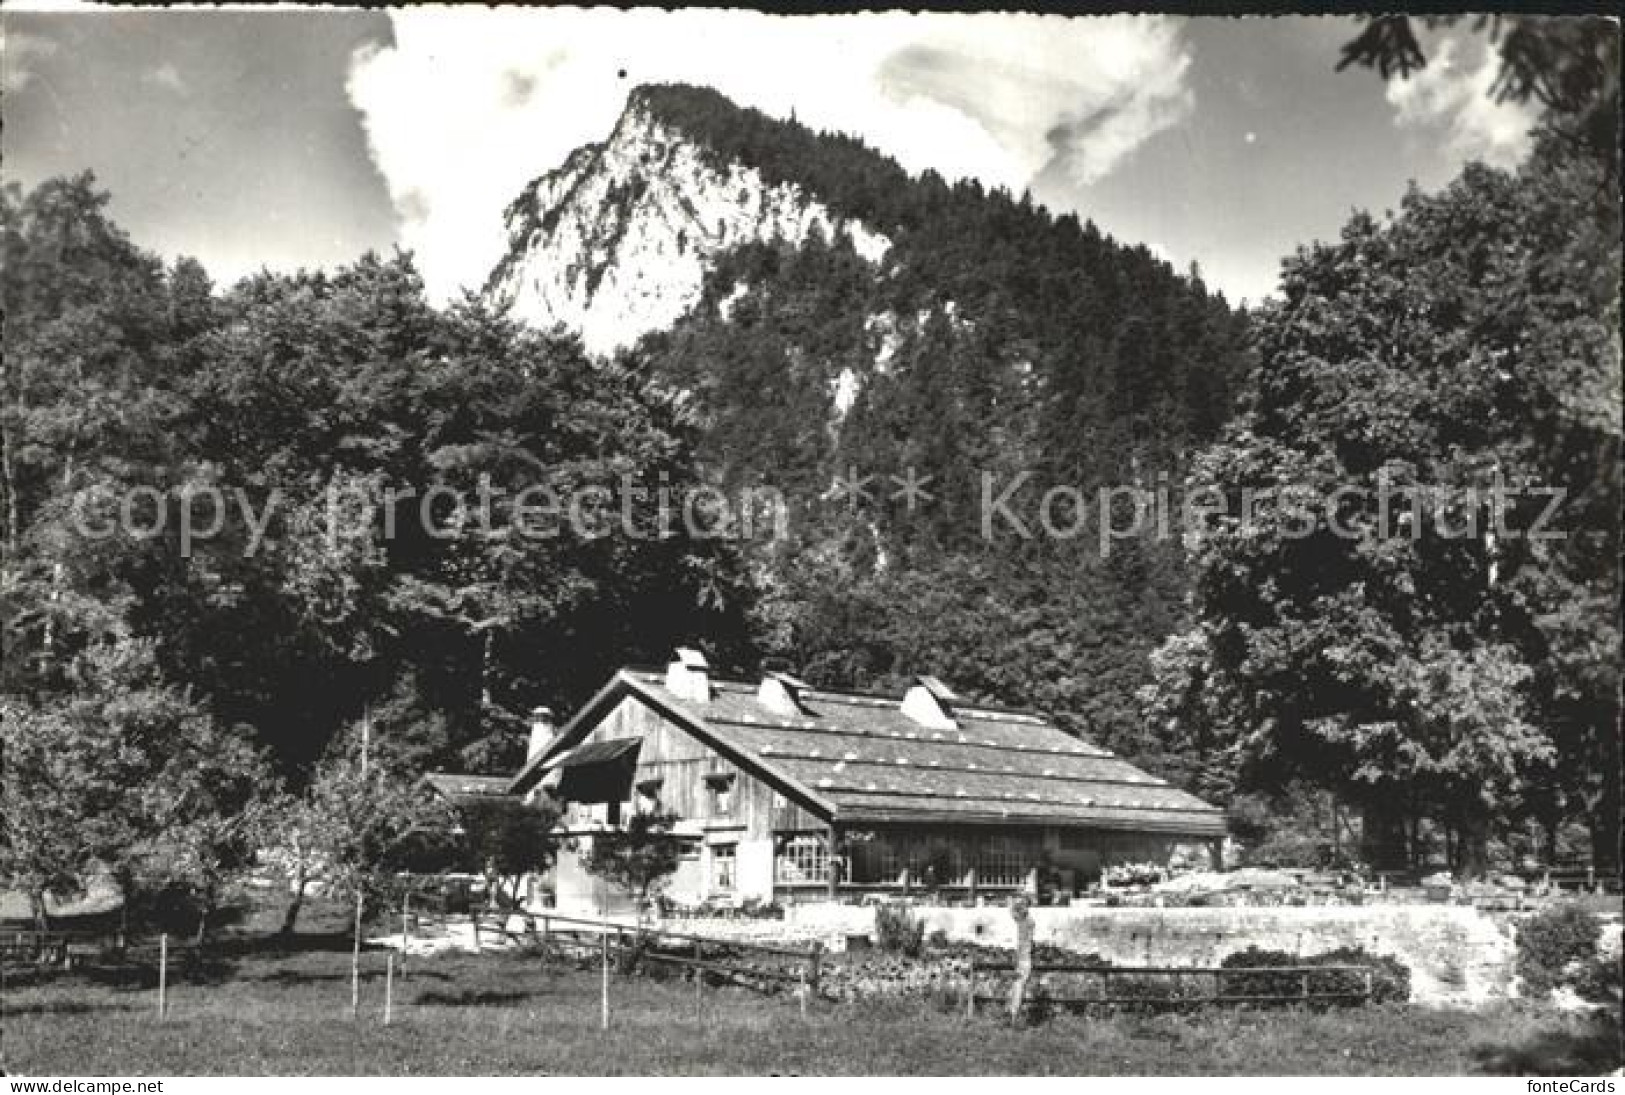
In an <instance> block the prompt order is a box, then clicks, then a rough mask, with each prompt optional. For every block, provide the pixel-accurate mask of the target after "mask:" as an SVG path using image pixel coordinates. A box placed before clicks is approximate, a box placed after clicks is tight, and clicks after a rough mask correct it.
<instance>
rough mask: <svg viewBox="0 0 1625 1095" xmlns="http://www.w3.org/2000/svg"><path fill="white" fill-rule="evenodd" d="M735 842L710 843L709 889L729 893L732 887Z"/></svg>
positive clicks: (736, 849) (736, 846)
mask: <svg viewBox="0 0 1625 1095" xmlns="http://www.w3.org/2000/svg"><path fill="white" fill-rule="evenodd" d="M738 850H739V845H737V844H713V845H711V889H713V890H718V891H723V892H727V893H731V892H732V891H733V888H734V853H735V852H736V851H738Z"/></svg>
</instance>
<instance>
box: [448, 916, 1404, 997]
mask: <svg viewBox="0 0 1625 1095" xmlns="http://www.w3.org/2000/svg"><path fill="white" fill-rule="evenodd" d="M513 918H519V919H522V920H523V921H525V925H526V926H525V928H524V930H523V931H519V932H516V931H514V930H513V929H512V927H511V926H510V923H511V920H512V919H513ZM477 919H480V918H477ZM483 919H486V920H493V921H499V922H497V923H493V924H492V925H491V926H490V927H487V928H483V929H481V930H482V931H484V932H485V933H486V934H502V935H505V936H507V937H509V938H511V939H513V940H514V941H516V942H523V943H528V944H529V945H531V946H533V947H539V948H540V949H541V950H542V951H543V953H553V954H558V953H574V954H575V956H576V957H578V958H582V959H592V958H599V959H601V960H603V961H605V962H606V963H608V964H612V965H613V966H614V967H615V968H616V969H622V970H627V971H630V970H631V969H632V968H633V967H634V966H636V964H637V962H639V961H643V962H651V963H658V964H664V965H669V966H673V967H678V968H683V969H689V970H693V971H695V977H696V979H697V980H698V979H699V978H701V977H705V976H710V977H712V978H714V979H715V980H717V981H719V982H723V983H731V984H737V985H741V986H744V987H748V988H753V989H758V990H761V989H773V988H781V989H782V988H783V987H785V986H786V985H787V984H794V985H795V986H797V990H798V992H799V993H800V995H801V997H802V1000H803V1006H804V1007H805V1002H806V1000H807V999H808V998H812V999H817V998H818V997H819V996H820V995H822V993H821V989H822V983H823V974H824V964H825V952H824V949H823V947H822V946H820V945H818V944H814V945H813V946H811V947H808V948H800V949H798V948H792V947H785V946H771V945H767V944H762V943H751V942H744V941H735V940H727V939H718V938H715V937H711V936H701V935H695V934H693V933H690V932H681V931H671V930H668V929H665V928H661V927H659V926H658V925H649V926H644V927H639V926H637V925H628V924H622V923H618V922H615V921H605V920H591V919H585V918H581V917H572V916H562V915H559V914H554V913H511V914H484V915H483ZM752 954H756V955H761V956H763V957H764V958H765V959H766V960H765V961H762V962H754V963H753V962H750V961H749V956H750V955H752ZM740 955H743V956H744V957H745V959H746V960H745V961H743V962H741V961H738V960H737V956H740ZM1030 969H1031V971H1032V974H1033V975H1034V977H1035V978H1036V977H1039V976H1041V975H1044V974H1062V975H1065V976H1068V977H1073V978H1077V979H1080V980H1083V981H1090V980H1093V981H1095V982H1096V983H1097V984H1098V986H1099V992H1098V993H1096V994H1087V995H1064V994H1063V995H1056V994H1053V993H1051V992H1049V991H1048V986H1043V985H1042V984H1041V983H1035V985H1034V986H1029V989H1030V988H1032V987H1037V988H1038V989H1039V991H1038V992H1032V991H1029V992H1028V993H1027V994H1026V995H1025V997H1024V999H1023V1000H1022V1001H1021V1002H1020V1003H1019V1004H1017V1005H1016V1006H1017V1007H1025V1008H1031V1007H1036V1006H1051V1005H1053V1006H1060V1007H1069V1006H1080V1005H1105V1006H1124V1005H1135V1006H1142V1007H1154V1008H1160V1007H1168V1008H1174V1007H1190V1006H1197V1005H1231V1004H1330V1003H1344V1004H1363V1003H1368V1002H1369V1001H1370V1000H1371V999H1372V998H1373V995H1374V991H1375V984H1374V982H1375V976H1376V971H1375V969H1374V968H1373V967H1371V966H1361V965H1315V966H1305V965H1295V966H1237V967H1229V966H1100V965H1083V964H1077V963H1067V962H1033V963H1031V965H1030ZM1017 970H1018V964H1017V962H1016V961H1015V960H1014V959H1001V960H990V959H987V958H982V957H978V956H977V955H976V954H974V953H972V954H971V955H970V956H969V958H968V970H967V972H966V976H965V984H964V986H963V993H962V995H963V999H964V1000H965V1004H966V1011H967V1013H973V1012H974V1011H975V1008H976V1006H977V1005H978V1004H984V1003H991V1002H997V1003H999V1004H1001V1005H1006V1006H1008V1005H1009V1004H1010V1003H1011V1001H1010V996H1009V994H1008V992H1006V993H1002V994H993V993H987V992H982V991H979V989H980V987H981V982H980V980H979V978H982V977H984V976H986V975H1014V974H1016V973H1017Z"/></svg>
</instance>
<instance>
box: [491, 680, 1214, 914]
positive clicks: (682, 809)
mask: <svg viewBox="0 0 1625 1095" xmlns="http://www.w3.org/2000/svg"><path fill="white" fill-rule="evenodd" d="M539 716H540V717H539V718H538V719H537V720H536V722H535V724H534V728H533V731H532V740H531V747H530V757H529V760H528V761H527V762H526V764H525V766H524V767H523V769H522V770H521V771H520V772H519V774H518V775H517V776H516V777H515V778H514V779H513V781H512V783H511V785H510V787H509V792H510V793H512V794H515V795H535V794H538V793H544V792H545V793H549V794H552V795H553V796H554V797H555V798H557V799H559V800H560V801H562V802H563V803H564V804H565V813H564V816H563V818H562V820H561V828H562V830H563V833H564V834H565V835H568V836H569V837H572V838H574V839H573V840H571V841H568V842H566V843H567V845H571V844H573V845H574V846H575V847H574V850H570V849H568V847H567V850H566V851H565V852H563V853H562V854H561V855H560V858H559V862H558V865H557V866H556V867H555V869H554V872H553V879H552V885H553V890H554V893H555V896H556V900H557V903H558V905H559V906H560V907H561V908H566V909H569V908H575V909H591V908H596V907H598V906H599V905H600V904H601V902H602V901H603V900H604V897H603V896H602V887H601V885H600V884H598V883H596V882H595V881H594V880H593V879H592V878H591V877H589V876H588V875H587V874H586V873H585V871H584V870H583V869H582V867H581V854H582V851H583V850H584V849H585V848H586V847H588V846H590V842H591V841H592V840H593V838H594V835H595V834H600V833H603V832H604V831H605V830H606V829H607V828H610V827H614V826H616V825H619V824H620V823H621V822H622V820H623V819H624V818H625V817H626V816H628V814H629V813H630V812H632V811H662V812H669V813H672V814H675V815H676V816H677V818H678V819H679V822H678V825H677V831H678V834H679V837H680V840H681V841H682V859H681V864H680V866H679V869H678V872H677V874H676V876H675V877H674V878H673V879H672V881H671V884H670V885H669V886H668V888H667V893H668V895H669V896H670V897H671V898H672V899H674V900H676V901H679V902H683V903H694V902H698V901H701V900H707V899H709V900H715V901H721V902H744V901H747V900H751V899H755V900H758V901H764V902H765V901H771V900H777V901H781V902H783V901H793V900H818V899H828V898H830V897H839V896H846V895H853V894H861V893H864V892H898V891H901V892H907V891H910V890H916V891H917V890H932V891H935V892H937V893H938V894H940V895H942V896H945V897H951V898H970V899H975V898H976V897H978V896H979V895H984V894H987V895H991V894H997V893H1001V892H1006V893H1007V892H1010V891H1015V890H1027V891H1036V890H1038V889H1040V888H1041V887H1042V888H1046V889H1055V890H1057V891H1060V892H1074V891H1077V890H1079V889H1081V888H1083V887H1084V886H1086V885H1088V884H1089V883H1091V882H1092V881H1094V880H1095V879H1096V878H1097V877H1098V876H1099V874H1100V872H1101V870H1102V868H1103V867H1104V866H1107V865H1110V864H1112V863H1115V862H1145V861H1165V860H1166V859H1167V858H1168V857H1169V856H1170V855H1171V854H1172V852H1173V850H1174V849H1175V847H1176V846H1177V845H1191V844H1197V845H1205V846H1206V847H1207V848H1208V849H1209V850H1210V851H1212V852H1214V853H1216V851H1217V846H1218V843H1219V842H1220V841H1221V840H1222V838H1223V836H1224V832H1225V826H1224V819H1223V815H1222V814H1221V812H1220V811H1219V810H1217V809H1215V808H1214V807H1212V806H1209V805H1207V804H1206V803H1204V802H1202V801H1200V800H1198V799H1196V798H1194V797H1192V796H1191V795H1189V794H1187V793H1185V792H1184V791H1181V790H1179V789H1177V788H1175V787H1172V786H1170V785H1169V784H1167V783H1166V782H1165V781H1163V780H1161V779H1157V778H1156V777H1154V776H1150V775H1148V774H1146V773H1145V772H1142V771H1140V770H1139V769H1137V768H1135V767H1134V766H1133V765H1131V764H1128V763H1127V762H1125V761H1123V760H1120V759H1119V758H1117V757H1115V756H1113V755H1112V754H1111V753H1109V752H1107V751H1106V750H1104V749H1101V748H1098V747H1096V746H1094V745H1090V744H1087V743H1085V742H1082V741H1079V740H1077V739H1076V738H1073V737H1071V736H1070V735H1068V734H1066V733H1064V732H1062V731H1061V730H1059V729H1057V728H1056V727H1055V726H1053V725H1052V724H1051V723H1049V722H1048V721H1046V720H1045V719H1044V718H1043V717H1042V716H1040V715H1038V714H1034V713H1031V712H1025V711H1015V710H1009V709H1005V708H999V707H992V706H989V705H986V704H978V703H970V702H967V701H962V700H961V699H960V698H959V697H957V696H956V695H954V694H953V693H952V692H951V691H950V690H949V689H948V688H947V687H945V686H944V685H943V684H942V683H941V682H939V681H937V680H936V679H935V678H931V677H922V678H920V679H919V681H918V683H916V684H915V685H914V686H913V687H911V688H910V689H908V691H907V692H906V694H904V695H903V696H902V697H901V698H900V699H898V698H895V697H885V696H875V695H863V694H855V693H847V692H831V691H825V690H822V689H815V688H812V687H809V686H808V685H806V684H804V683H803V682H801V681H799V680H797V679H795V678H794V677H791V676H788V675H786V674H782V673H768V674H766V675H765V676H764V677H763V678H762V679H761V680H760V681H756V682H742V681H728V680H718V679H714V678H713V677H712V676H711V674H710V671H709V668H708V666H707V664H706V661H705V659H704V658H703V657H702V656H701V655H700V654H698V653H697V652H695V651H692V650H680V651H678V656H677V658H676V660H674V661H673V662H672V663H671V664H670V666H668V667H667V668H666V670H665V671H664V672H659V671H647V670H638V669H623V670H621V671H619V672H618V673H616V674H615V676H614V677H613V678H612V679H611V680H610V681H609V683H608V684H607V685H605V686H604V688H603V689H602V690H601V691H599V693H598V694H597V695H596V696H594V697H593V698H592V699H591V700H590V701H589V702H588V703H587V704H586V706H585V707H583V708H582V709H581V710H580V711H579V712H578V713H577V714H576V715H575V716H574V717H573V718H571V719H570V720H569V722H568V723H567V724H566V725H565V726H563V727H562V728H561V729H558V730H557V731H556V732H555V731H554V728H553V726H552V722H551V718H550V717H549V716H548V714H547V712H546V709H540V711H539Z"/></svg>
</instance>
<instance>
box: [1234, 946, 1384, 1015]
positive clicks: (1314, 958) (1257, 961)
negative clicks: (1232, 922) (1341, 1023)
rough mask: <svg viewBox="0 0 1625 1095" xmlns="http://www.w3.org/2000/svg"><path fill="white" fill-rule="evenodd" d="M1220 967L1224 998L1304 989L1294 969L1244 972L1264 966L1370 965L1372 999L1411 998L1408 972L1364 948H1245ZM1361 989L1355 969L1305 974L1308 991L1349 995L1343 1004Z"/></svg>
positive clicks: (1285, 994) (1281, 994) (1362, 982)
mask: <svg viewBox="0 0 1625 1095" xmlns="http://www.w3.org/2000/svg"><path fill="white" fill-rule="evenodd" d="M1219 965H1221V966H1222V967H1224V968H1225V969H1227V970H1231V969H1233V970H1236V971H1238V972H1236V973H1234V974H1226V975H1225V976H1224V977H1223V978H1222V980H1221V985H1220V991H1221V992H1222V993H1224V995H1226V996H1278V997H1281V998H1283V1000H1284V1001H1285V1002H1290V1001H1291V999H1292V998H1293V997H1296V996H1297V995H1298V994H1299V993H1301V992H1302V991H1303V975H1302V974H1297V973H1247V972H1243V971H1246V970H1251V969H1259V968H1261V967H1268V966H1370V967H1371V1002H1372V1003H1376V1004H1380V1003H1387V1002H1389V1001H1395V1002H1403V1001H1406V1000H1409V999H1410V997H1411V971H1410V969H1409V967H1407V966H1405V965H1404V964H1403V963H1401V962H1400V961H1399V960H1397V959H1395V958H1393V957H1391V956H1389V955H1386V954H1372V953H1371V952H1370V951H1368V950H1366V949H1365V948H1364V947H1338V948H1337V949H1336V950H1330V951H1326V952H1325V953H1323V954H1313V955H1296V954H1288V953H1287V952H1286V951H1270V950H1263V949H1261V948H1258V947H1248V948H1247V949H1246V950H1243V951H1237V952H1236V953H1234V954H1231V955H1228V956H1227V957H1226V958H1225V959H1224V961H1223V962H1220V963H1219ZM1364 990H1365V977H1364V976H1363V975H1362V974H1359V973H1352V972H1342V971H1336V970H1331V971H1327V972H1325V973H1311V974H1310V975H1309V991H1310V993H1312V994H1316V995H1327V994H1331V993H1348V994H1351V995H1350V996H1349V999H1348V1002H1350V1003H1353V1002H1354V1001H1355V996H1354V995H1352V994H1357V993H1361V992H1363V991H1364Z"/></svg>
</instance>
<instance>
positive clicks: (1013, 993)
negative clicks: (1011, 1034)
mask: <svg viewBox="0 0 1625 1095" xmlns="http://www.w3.org/2000/svg"><path fill="white" fill-rule="evenodd" d="M1010 915H1011V916H1012V917H1013V918H1014V919H1015V922H1016V977H1015V983H1014V984H1012V985H1011V986H1010V1022H1011V1024H1012V1025H1014V1024H1018V1023H1020V1022H1021V1008H1022V1005H1024V1004H1025V1003H1026V1002H1027V985H1028V983H1029V982H1030V981H1031V980H1032V978H1033V915H1032V913H1031V912H1029V911H1028V909H1027V898H1026V896H1025V895H1018V896H1017V897H1016V898H1014V899H1013V900H1012V901H1011V902H1010Z"/></svg>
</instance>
